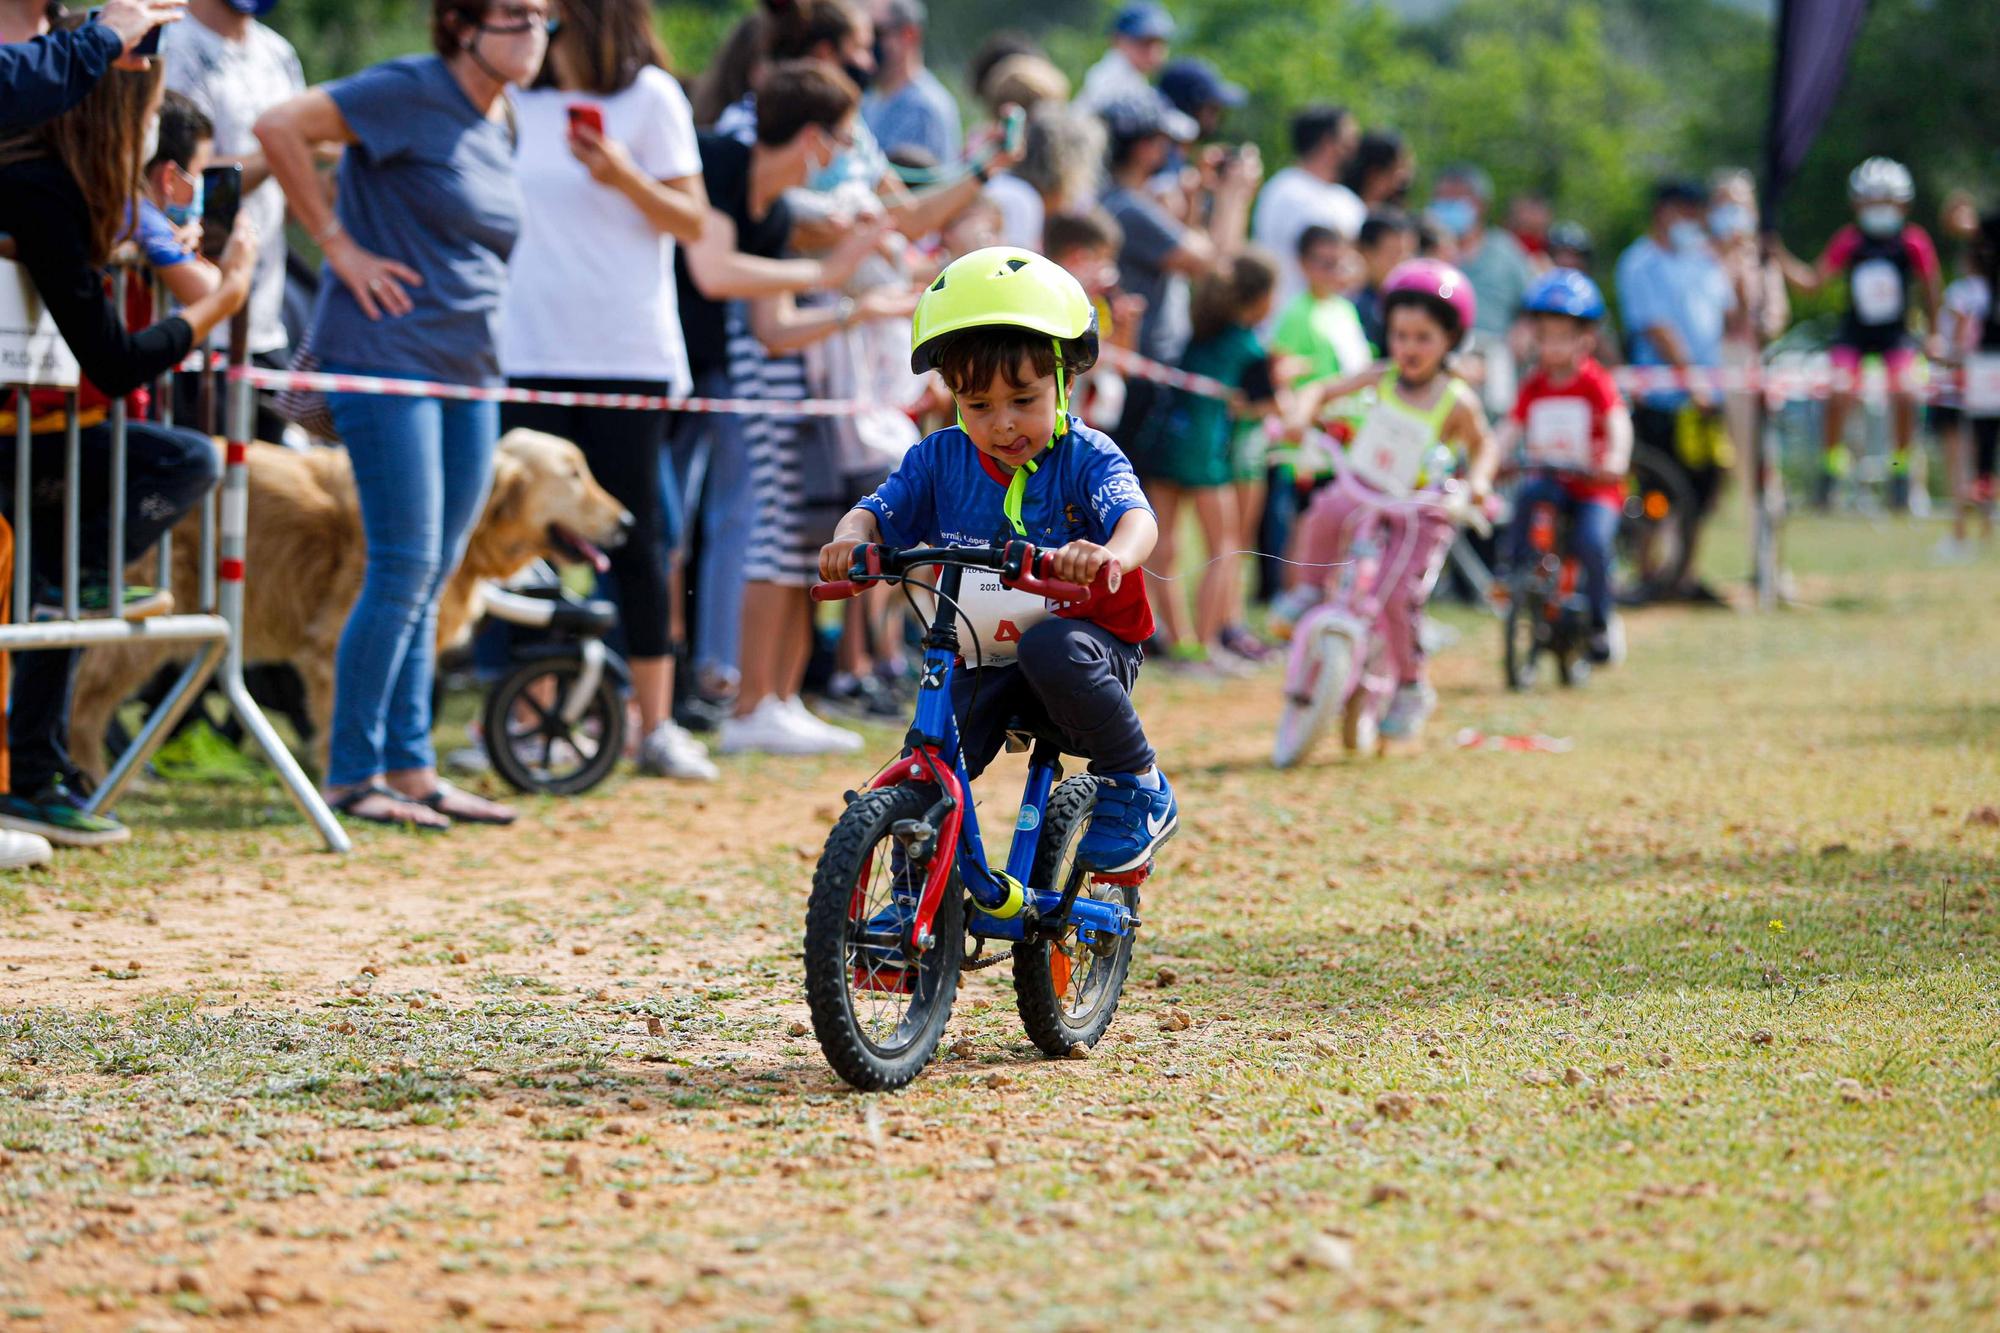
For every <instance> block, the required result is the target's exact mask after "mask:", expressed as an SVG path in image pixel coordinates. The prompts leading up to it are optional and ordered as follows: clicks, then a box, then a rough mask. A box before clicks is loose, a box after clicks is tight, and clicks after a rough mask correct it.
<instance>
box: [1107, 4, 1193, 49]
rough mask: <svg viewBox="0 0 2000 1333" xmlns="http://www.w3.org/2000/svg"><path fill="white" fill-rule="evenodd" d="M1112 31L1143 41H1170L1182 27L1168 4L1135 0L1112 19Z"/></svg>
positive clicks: (1121, 35)
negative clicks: (1168, 9)
mask: <svg viewBox="0 0 2000 1333" xmlns="http://www.w3.org/2000/svg"><path fill="white" fill-rule="evenodd" d="M1111 31H1112V32H1114V33H1116V34H1118V35H1119V36H1120V37H1133V38H1136V39H1138V40H1139V41H1142V42H1149V41H1154V40H1158V41H1163V42H1169V41H1172V40H1173V37H1174V34H1175V33H1176V32H1178V31H1180V29H1179V27H1178V25H1176V24H1175V23H1174V16H1173V15H1172V14H1169V13H1168V12H1167V10H1166V6H1164V5H1156V4H1153V3H1151V0H1134V3H1132V4H1129V5H1127V6H1125V7H1124V8H1123V9H1121V10H1119V11H1118V17H1117V18H1115V19H1113V20H1111Z"/></svg>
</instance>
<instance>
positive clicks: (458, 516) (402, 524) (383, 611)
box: [326, 366, 500, 787]
mask: <svg viewBox="0 0 2000 1333" xmlns="http://www.w3.org/2000/svg"><path fill="white" fill-rule="evenodd" d="M326 369H327V370H328V371H329V372H330V373H335V374H339V373H344V370H343V368H342V367H338V366H328V367H327V368H326ZM368 373H372V374H379V373H380V372H368ZM327 403H328V406H329V407H330V408H331V410H332V412H333V421H334V424H335V425H336V426H337V427H339V429H340V436H341V438H342V439H343V440H345V441H346V442H347V454H348V457H349V458H351V459H352V460H353V461H354V484H355V488H356V490H358V491H359V492H360V496H361V526H362V530H363V531H364V532H365V533H366V534H367V539H368V568H367V572H366V574H365V576H364V577H363V579H362V583H361V597H360V599H359V600H358V601H356V602H355V603H354V610H353V612H352V614H350V615H349V616H348V618H347V628H346V629H345V630H344V631H342V633H341V636H340V651H339V653H338V655H337V656H336V657H335V659H334V688H333V736H332V738H331V739H332V747H331V748H332V754H331V758H330V760H329V763H328V766H327V774H326V781H327V785H328V786H330V787H348V786H353V785H354V784H356V783H360V782H366V781H368V780H369V779H371V778H374V777H377V776H379V775H380V774H383V773H395V772H401V771H403V770H405V769H413V768H429V767H431V766H432V765H433V764H434V763H435V762H436V755H435V753H434V752H433V750H432V749H431V681H432V678H433V676H434V675H435V673H436V668H437V603H438V594H439V593H440V592H441V591H442V590H443V588H444V584H445V580H446V579H448V578H450V577H451V572H452V570H454V569H455V568H457V566H458V561H459V557H460V556H462V555H464V553H465V542H466V537H467V535H468V534H469V533H470V532H471V531H472V525H473V523H474V522H475V521H476V520H477V519H478V517H479V512H480V510H481V509H482V508H483V507H484V505H485V503H486V491H487V487H488V486H489V485H490V484H491V482H492V479H493V445H494V442H495V441H496V440H497V439H498V438H499V434H500V413H499V408H498V406H497V405H496V404H493V403H460V402H441V401H438V400H435V399H429V398H385V397H376V396H373V395H369V394H351V393H336V394H329V395H327Z"/></svg>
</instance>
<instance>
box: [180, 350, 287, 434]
mask: <svg viewBox="0 0 2000 1333" xmlns="http://www.w3.org/2000/svg"><path fill="white" fill-rule="evenodd" d="M250 364H251V365H253V366H262V367H263V368H264V369H266V370H284V369H285V368H286V367H288V366H289V365H290V364H291V354H290V353H289V352H283V351H278V352H258V353H257V354H255V355H254V356H252V357H251V358H250ZM276 401H277V395H276V394H272V393H266V392H264V391H263V390H261V389H260V390H259V391H257V392H256V393H254V394H252V395H251V397H250V402H251V406H252V409H253V411H254V412H255V419H254V420H253V421H252V422H251V424H250V432H251V433H250V438H252V439H254V440H263V441H265V442H266V443H269V444H277V443H278V442H279V441H281V440H283V439H284V438H285V419H284V418H283V417H281V416H279V415H278V413H277V411H276V409H275V408H273V407H272V404H273V403H274V402H276ZM174 424H175V425H178V426H186V427H187V428H188V429H189V430H206V427H205V425H204V424H203V422H202V421H201V375H200V373H199V372H183V373H181V374H178V375H175V376H174ZM228 429H229V382H228V381H227V380H225V379H223V378H222V373H221V372H220V371H217V372H215V429H214V430H213V431H209V432H208V433H209V434H212V435H222V434H226V433H227V431H228Z"/></svg>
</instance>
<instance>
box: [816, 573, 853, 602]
mask: <svg viewBox="0 0 2000 1333" xmlns="http://www.w3.org/2000/svg"><path fill="white" fill-rule="evenodd" d="M860 595H861V585H860V584H859V583H856V582H855V581H854V580H853V579H842V580H840V581H839V582H838V583H815V584H813V586H812V589H811V596H812V599H813V600H814V601H815V602H839V601H845V600H846V599H847V598H849V597H859V596H860Z"/></svg>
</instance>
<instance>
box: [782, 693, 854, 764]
mask: <svg viewBox="0 0 2000 1333" xmlns="http://www.w3.org/2000/svg"><path fill="white" fill-rule="evenodd" d="M784 708H785V711H786V712H787V713H789V714H790V715H791V718H792V721H793V722H794V723H795V724H796V725H797V726H798V727H799V728H800V729H801V730H803V731H805V732H806V733H807V734H808V735H817V736H820V737H823V738H824V739H825V740H826V743H827V746H828V749H827V753H829V754H853V753H854V752H856V751H857V750H859V749H860V748H861V747H862V746H864V745H866V744H867V743H868V741H867V738H866V737H864V736H863V735H862V734H861V733H860V732H858V731H849V730H848V729H847V728H846V727H836V726H834V725H833V724H832V723H831V722H827V721H825V720H823V719H822V718H820V717H819V716H818V715H817V714H815V713H814V712H813V711H812V710H811V709H810V708H807V707H806V701H805V700H804V699H801V698H799V696H798V695H796V694H795V695H793V696H792V697H791V698H789V699H787V700H785V702H784Z"/></svg>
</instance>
